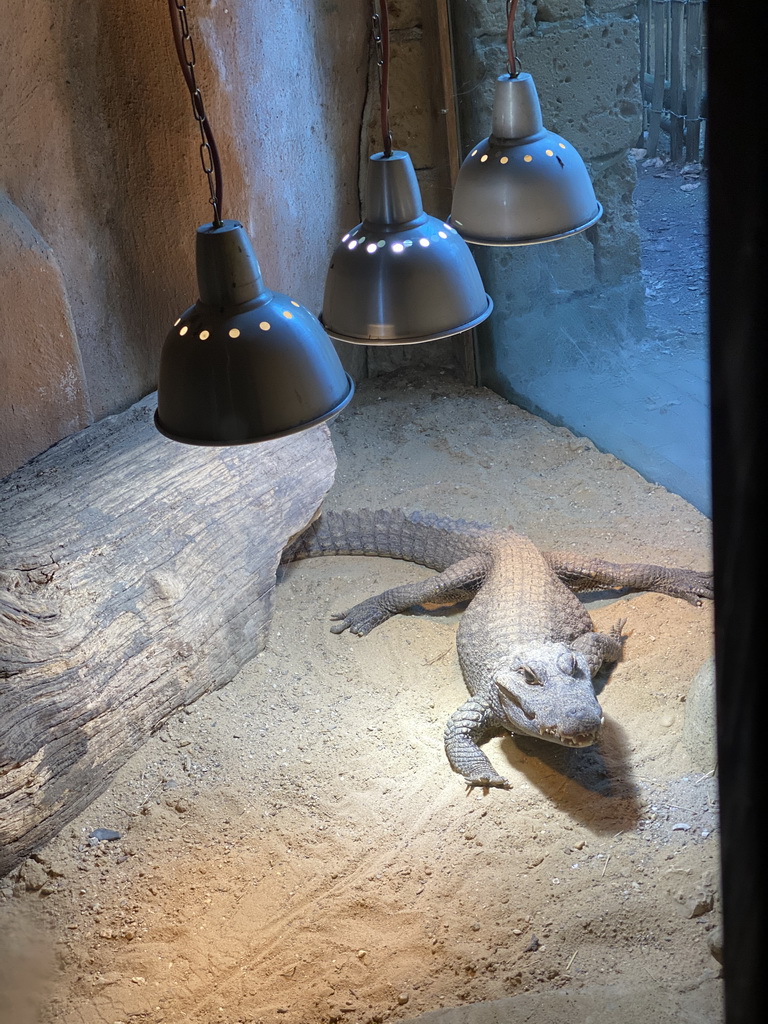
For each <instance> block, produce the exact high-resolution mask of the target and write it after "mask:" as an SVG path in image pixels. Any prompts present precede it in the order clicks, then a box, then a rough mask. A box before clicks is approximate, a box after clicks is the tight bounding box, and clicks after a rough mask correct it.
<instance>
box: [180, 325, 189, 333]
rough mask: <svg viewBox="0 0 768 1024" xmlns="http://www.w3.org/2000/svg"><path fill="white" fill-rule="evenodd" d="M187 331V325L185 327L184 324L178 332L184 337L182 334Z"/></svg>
mask: <svg viewBox="0 0 768 1024" xmlns="http://www.w3.org/2000/svg"><path fill="white" fill-rule="evenodd" d="M188 330H189V328H188V327H187V325H186V324H184V326H183V327H182V328H181V330H180V331H179V334H181V335H184V334H186V333H187V331H188Z"/></svg>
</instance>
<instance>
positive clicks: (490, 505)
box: [0, 373, 722, 1024]
mask: <svg viewBox="0 0 768 1024" xmlns="http://www.w3.org/2000/svg"><path fill="white" fill-rule="evenodd" d="M331 429H332V434H333V438H334V443H335V447H336V450H337V454H338V471H337V477H336V483H335V485H334V487H333V489H332V491H331V492H330V494H329V496H328V499H327V505H328V507H333V508H345V507H351V508H357V507H365V506H367V507H372V508H376V507H385V508H386V507H404V508H409V509H422V510H425V511H433V512H437V513H442V514H447V515H453V516H456V517H463V518H469V519H476V520H480V521H485V522H490V523H494V524H497V525H513V526H514V527H515V528H517V529H518V530H520V531H521V532H524V533H526V534H527V535H528V536H530V537H531V538H532V539H533V540H534V541H535V542H536V543H538V544H540V545H542V546H550V547H560V548H568V547H573V548H574V549H575V550H579V551H583V552H586V553H593V554H597V555H600V556H602V557H607V558H611V559H614V560H624V561H637V560H643V561H655V562H663V563H667V564H672V565H682V566H691V567H695V568H707V567H708V566H709V563H710V536H709V522H708V521H707V520H706V519H705V518H704V517H703V516H701V515H700V514H699V513H698V512H696V511H695V510H694V509H693V508H692V507H691V506H689V505H687V504H686V503H685V502H684V501H682V499H680V498H678V497H677V496H675V495H672V494H670V493H668V492H667V491H665V490H663V489H662V488H660V487H658V486H655V485H653V484H651V483H649V482H647V481H646V480H644V479H642V478H641V477H640V476H638V475H637V474H636V473H635V472H634V471H632V470H631V469H628V468H627V467H626V466H625V465H623V464H622V463H620V462H619V461H617V460H616V459H615V458H613V457H612V456H610V455H605V454H602V453H600V452H598V451H597V450H596V449H595V448H594V446H593V445H592V444H591V443H590V442H589V441H588V440H585V439H584V438H579V437H575V436H574V435H572V434H571V433H569V432H568V431H567V430H564V429H561V428H557V427H553V426H551V425H549V424H547V423H545V422H544V421H542V420H540V419H537V418H536V417H534V416H531V415H529V414H527V413H525V412H522V411H520V410H519V409H517V408H515V407H513V406H510V405H509V404H507V403H506V402H504V401H502V400H501V399H499V398H498V397H497V396H496V395H493V394H492V393H491V392H488V391H485V390H482V389H470V388H467V387H465V386H463V385H461V384H457V383H456V382H455V381H453V380H452V379H451V378H450V377H449V376H447V375H440V374H435V375H433V376H431V377H427V378H423V377H420V376H419V375H418V374H415V373H414V374H411V375H409V376H406V375H401V376H399V377H398V378H396V379H394V380H387V379H379V380H378V381H374V382H371V383H368V384H366V385H365V386H363V387H361V388H360V389H359V393H358V396H357V397H356V400H355V402H354V403H353V404H352V405H351V406H350V407H349V408H348V409H347V410H346V411H345V412H344V413H343V414H342V417H340V419H339V420H338V421H337V422H336V423H335V424H333V426H332V428H331ZM426 573H427V570H424V569H422V568H419V567H418V566H412V565H409V564H406V563H402V562H396V561H391V560H387V559H371V558H367V559H366V558H350V557H344V558H341V557H337V558H320V559H313V560H311V561H305V562H301V563H297V564H296V565H293V566H290V567H288V568H287V569H286V570H285V571H284V572H283V573H282V576H281V578H280V580H279V582H278V586H277V591H276V601H275V616H274V621H273V628H272V631H271V637H270V640H269V643H268V646H267V649H266V650H265V651H264V652H263V653H262V654H261V655H260V656H259V657H257V658H256V659H255V660H254V661H253V662H251V663H250V664H249V665H248V666H247V667H246V669H245V670H244V671H243V672H241V674H240V675H239V676H238V677H237V678H236V679H235V680H234V681H233V682H232V683H231V684H230V685H229V686H228V687H226V688H225V689H224V690H222V691H220V692H218V693H216V694H212V695H210V696H209V697H207V698H205V699H203V700H201V701H199V702H198V703H197V704H196V705H195V706H194V707H192V708H189V709H187V711H186V712H185V713H182V714H179V715H177V716H176V717H175V718H174V719H173V720H172V721H170V722H169V724H168V725H167V727H166V728H164V729H163V731H162V732H161V733H160V734H159V735H157V736H156V737H154V738H153V739H152V740H151V741H150V742H148V743H147V744H146V745H145V746H144V747H143V748H142V749H141V750H140V751H139V752H138V753H137V754H136V755H135V756H134V757H133V759H132V760H131V761H130V762H129V763H128V764H127V765H126V766H125V767H124V768H123V770H122V771H121V772H120V773H119V775H118V776H117V777H116V779H115V780H114V782H113V784H112V785H111V786H110V788H109V789H108V791H107V792H106V793H104V794H103V796H101V797H100V798H99V799H98V800H97V801H96V802H95V803H94V804H93V805H92V806H91V807H90V808H89V809H88V811H87V812H86V813H85V814H83V815H82V816H81V817H80V818H78V819H77V820H76V821H75V822H74V823H72V824H71V825H70V826H68V827H67V828H65V829H64V831H63V832H62V834H61V835H60V836H59V838H58V839H57V840H55V841H54V842H52V843H51V844H50V845H49V846H48V847H47V848H45V849H44V850H42V851H41V853H40V854H39V855H38V856H37V857H36V858H34V859H32V860H30V861H28V862H27V863H26V864H25V865H24V867H23V868H22V871H21V872H20V873H17V877H15V878H14V877H12V878H9V879H6V880H5V882H4V883H2V896H1V897H0V913H2V915H3V919H4V925H3V929H2V934H3V943H4V946H5V949H4V951H2V955H0V973H4V974H5V982H6V995H5V1000H6V1002H5V1006H4V1011H3V1012H2V1013H0V1017H2V1020H3V1024H11V1022H12V1024H29V1022H32V1021H38V1020H39V1021H41V1022H44V1024H97V1022H99V1024H102V1022H106V1024H132V1022H136V1021H140V1022H147V1024H181V1022H192V1024H218V1022H225V1024H268V1022H269V1024H272V1022H281V1021H283V1022H285V1024H321V1022H322V1024H325V1022H330V1021H347V1022H349V1024H364V1022H365V1024H370V1022H377V1021H385V1020H386V1021H400V1022H404V1021H413V1020H416V1019H419V1020H422V1019H423V1020H426V1021H430V1022H433V1024H438V1022H439V1024H449V1022H450V1024H460V1022H461V1024H464V1022H473V1024H477V1022H480V1021H482V1022H484V1024H491V1022H506V1021H510V1022H518V1021H520V1022H523V1021H529V1020H535V1021H536V1022H537V1024H559V1022H561V1021H563V1022H564V1021H566V1020H567V1021H569V1022H572V1021H579V1022H583V1024H586V1022H588V1021H589V1022H592V1024H608V1022H609V1021H610V1022H611V1024H615V1022H616V1021H622V1024H633V1022H635V1021H637V1022H640V1021H642V1022H644V1024H645V1022H647V1021H648V1020H649V1019H652V1020H654V1021H657V1022H659V1021H662V1022H665V1021H669V1022H672V1021H674V1022H676V1024H681V1022H682V1024H686V1022H691V1024H693V1022H696V1024H706V1022H710V1021H712V1022H715V1021H719V1020H720V1019H721V985H722V982H721V981H720V980H719V964H718V962H717V960H716V959H715V958H714V956H713V953H712V951H711V948H710V947H711V945H712V939H713V936H715V935H716V926H717V913H718V896H717V877H718V829H717V805H716V782H715V780H714V779H713V778H712V776H711V773H708V772H707V771H706V767H704V766H703V764H702V763H701V761H700V759H699V758H698V757H697V756H693V757H692V755H691V753H690V752H689V749H688V748H687V746H686V744H685V742H684V739H683V727H684V720H685V711H686V694H687V692H688V689H689V686H690V684H691V681H692V679H693V678H694V676H695V675H696V673H697V671H698V669H699V668H700V666H702V664H703V663H705V661H706V660H707V658H708V657H709V656H710V654H711V644H712V609H711V607H694V606H692V605H689V604H686V603H685V602H683V601H679V600H675V599H672V598H669V597H664V596H661V595H655V594H642V595H624V596H620V597H618V598H616V597H611V598H610V599H607V598H605V597H604V596H601V597H600V598H598V599H594V598H592V599H590V601H589V607H590V610H591V612H592V615H593V618H594V620H595V623H596V625H597V627H598V628H608V627H610V626H611V625H612V624H613V623H614V622H616V620H617V619H619V618H622V617H626V619H627V626H626V629H625V632H627V633H628V634H629V636H628V639H627V641H626V645H625V652H624V658H623V660H622V661H621V662H620V663H619V664H618V665H617V666H616V667H615V668H614V670H613V672H612V673H611V674H610V676H609V677H603V678H601V679H600V681H599V688H600V689H601V697H600V699H601V702H602V704H603V707H604V710H605V714H606V725H605V729H604V735H603V738H602V740H601V742H600V744H599V745H598V746H596V747H593V748H589V749H586V750H576V751H568V750H565V749H562V748H559V747H557V746H555V745H553V744H547V743H544V742H542V741H537V740H526V739H519V740H518V739H514V738H509V737H507V738H499V739H493V740H491V741H490V742H489V744H488V746H487V750H488V751H489V753H490V756H491V758H492V760H493V761H494V762H495V765H496V767H497V768H498V769H499V770H501V772H502V773H503V774H505V775H507V776H508V777H509V778H510V780H511V781H512V783H513V788H512V789H511V790H509V791H498V790H492V791H490V792H488V793H483V792H482V791H472V792H469V793H467V792H466V791H465V787H464V785H463V784H462V781H461V779H460V778H459V777H458V776H457V775H455V774H453V772H452V771H451V769H450V767H449V765H448V762H447V761H446V759H445V755H444V752H443V749H442V731H443V725H444V723H445V721H446V719H447V718H448V716H449V715H450V714H451V712H452V711H453V710H454V709H455V708H456V707H457V706H458V705H459V704H460V703H461V702H462V701H463V700H464V699H465V689H464V684H463V681H462V678H461V673H460V669H459V666H458V663H457V658H456V652H455V633H456V629H457V626H458V623H459V621H460V615H461V610H460V609H439V610H434V611H419V612H415V613H413V614H409V615H404V616H398V617H396V618H395V619H392V620H391V621H389V622H388V623H386V624H385V625H383V626H381V627H380V628H379V629H377V630H375V631H374V632H373V633H372V634H371V635H370V636H369V637H367V638H365V639H361V638H357V637H354V636H350V635H348V634H343V635H340V636H337V635H333V634H331V633H330V631H329V616H330V614H331V612H333V611H338V610H342V609H345V608H347V607H349V606H350V605H352V604H354V603H355V602H357V601H358V600H361V599H362V598H364V597H366V596H368V595H370V594H373V593H378V592H379V591H381V590H384V589H385V588H387V587H390V586H393V585H395V584H397V583H400V582H403V581H407V580H412V579H416V578H422V577H423V576H424V575H425V574H426ZM95 828H109V829H114V830H116V831H118V832H119V833H120V834H121V838H119V839H116V840H103V841H101V842H99V841H97V840H89V838H88V836H89V833H91V831H92V830H93V829H95ZM477 1004H482V1005H477ZM3 1013H4V1016H3Z"/></svg>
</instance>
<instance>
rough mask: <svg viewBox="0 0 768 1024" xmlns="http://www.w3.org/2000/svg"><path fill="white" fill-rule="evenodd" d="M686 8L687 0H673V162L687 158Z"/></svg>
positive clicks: (671, 152)
mask: <svg viewBox="0 0 768 1024" xmlns="http://www.w3.org/2000/svg"><path fill="white" fill-rule="evenodd" d="M685 8H686V0H672V4H671V7H670V12H669V14H670V46H669V113H670V122H669V156H670V159H671V160H672V161H673V163H677V162H678V161H680V160H684V159H685V131H684V127H685V124H684V121H683V116H684V111H683V97H684V94H685V78H684V76H685Z"/></svg>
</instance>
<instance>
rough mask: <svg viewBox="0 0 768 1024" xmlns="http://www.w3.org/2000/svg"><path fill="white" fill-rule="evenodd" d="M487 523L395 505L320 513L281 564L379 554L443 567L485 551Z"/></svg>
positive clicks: (282, 559)
mask: <svg viewBox="0 0 768 1024" xmlns="http://www.w3.org/2000/svg"><path fill="white" fill-rule="evenodd" d="M490 532H491V531H490V527H487V526H483V525H481V524H480V523H469V522H465V521H464V520H461V519H448V518H442V517H438V516H436V515H432V514H430V513H425V512H403V511H401V510H399V509H397V510H392V511H387V510H385V509H376V510H372V509H367V508H364V509H359V510H357V511H346V512H324V513H323V514H322V515H321V516H320V517H318V518H317V519H315V520H314V522H312V523H311V524H310V525H309V526H308V527H307V529H306V530H305V531H304V532H303V533H302V534H300V535H299V536H298V537H296V538H294V539H293V540H292V541H291V542H290V543H289V544H288V546H287V547H286V548H285V550H284V551H283V555H282V558H281V561H282V562H293V561H297V560H298V559H300V558H314V557H316V556H318V555H378V556H380V557H383V558H401V559H403V560H404V561H406V562H417V563H418V564H419V565H426V566H427V567H428V568H430V569H437V570H439V571H442V570H443V569H446V568H447V567H448V566H449V565H453V563H454V562H457V561H459V560H460V559H462V558H466V557H467V556H468V555H471V554H473V553H475V552H477V551H481V550H484V548H485V547H486V544H484V543H483V540H484V539H485V540H486V542H487V538H488V536H489V533H490Z"/></svg>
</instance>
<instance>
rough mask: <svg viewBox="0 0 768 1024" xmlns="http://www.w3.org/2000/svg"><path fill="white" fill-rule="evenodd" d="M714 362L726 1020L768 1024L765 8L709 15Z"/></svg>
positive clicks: (714, 10)
mask: <svg viewBox="0 0 768 1024" xmlns="http://www.w3.org/2000/svg"><path fill="white" fill-rule="evenodd" d="M709 8H710V10H709V45H710V51H709V102H710V105H709V115H710V116H709V120H708V130H709V132H710V136H711V137H710V140H709V141H710V147H709V152H710V154H711V172H710V173H711V178H710V180H711V191H710V197H711V199H710V202H711V208H710V235H711V243H712V247H711V275H712V277H711V363H712V434H713V439H712V445H713V451H712V455H713V508H714V545H715V574H716V597H717V610H716V641H717V655H716V657H717V686H718V694H717V708H718V717H719V721H718V743H719V757H720V793H721V804H722V865H723V910H724V932H725V936H724V938H725V947H724V956H725V961H724V964H725V980H726V1019H727V1022H728V1024H747V1022H749V1024H752V1022H755V1021H757V1020H760V1019H762V1018H763V1013H764V1003H765V995H764V989H763V984H762V983H763V980H764V979H763V967H764V938H765V930H766V903H765V889H766V874H767V873H768V857H767V856H766V847H765V844H764V842H763V841H762V840H761V838H760V830H761V827H762V822H763V817H764V803H763V799H762V797H763V793H764V791H765V785H764V782H763V779H764V777H765V749H766V739H767V738H768V736H767V733H766V727H765V717H764V713H763V704H764V701H763V693H764V690H765V685H766V683H765V679H764V675H765V667H766V665H768V657H766V651H765V648H766V639H765V637H766V633H765V632H764V630H765V627H766V622H765V615H764V613H763V611H762V607H761V606H762V604H763V602H764V601H765V596H764V595H765V572H764V567H763V563H764V561H765V559H764V552H765V548H766V528H767V527H768V515H766V505H765V499H764V490H765V476H766V472H767V471H768V458H767V457H766V453H767V452H768V443H767V442H768V437H767V436H766V434H767V431H766V424H767V423H768V416H767V415H766V413H767V411H768V410H767V409H766V400H765V396H766V386H767V385H768V376H767V375H766V335H767V334H768V329H767V327H766V322H767V320H768V273H766V266H765V259H764V257H763V254H764V251H765V245H766V234H767V229H768V223H767V220H768V215H767V205H768V186H767V184H766V182H767V180H768V175H767V168H766V163H765V155H766V152H765V151H766V146H765V115H766V109H767V107H768V90H766V68H765V48H766V40H767V39H768V31H767V29H768V17H767V15H766V6H765V4H754V5H749V6H748V8H747V7H744V6H742V5H738V4H730V3H726V2H723V0H719V2H714V3H710V4H709Z"/></svg>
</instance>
